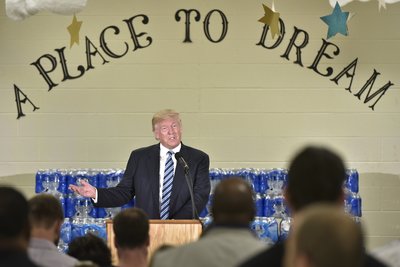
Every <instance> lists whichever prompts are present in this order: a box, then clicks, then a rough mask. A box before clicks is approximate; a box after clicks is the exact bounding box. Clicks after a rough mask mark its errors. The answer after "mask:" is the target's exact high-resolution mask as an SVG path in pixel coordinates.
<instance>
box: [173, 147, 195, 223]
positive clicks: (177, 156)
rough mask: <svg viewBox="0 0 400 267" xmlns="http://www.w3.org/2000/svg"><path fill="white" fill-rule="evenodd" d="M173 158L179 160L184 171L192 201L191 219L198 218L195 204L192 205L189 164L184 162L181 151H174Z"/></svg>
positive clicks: (191, 196) (192, 196)
mask: <svg viewBox="0 0 400 267" xmlns="http://www.w3.org/2000/svg"><path fill="white" fill-rule="evenodd" d="M175 158H176V160H177V161H178V162H179V164H181V165H182V167H183V170H184V172H185V179H186V183H187V185H188V188H189V194H190V199H191V201H192V218H193V219H198V218H199V214H198V212H197V208H196V206H195V205H194V195H193V181H192V178H191V177H190V173H189V166H188V164H187V163H186V160H185V159H184V158H183V156H182V153H181V152H176V153H175Z"/></svg>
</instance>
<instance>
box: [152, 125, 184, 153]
mask: <svg viewBox="0 0 400 267" xmlns="http://www.w3.org/2000/svg"><path fill="white" fill-rule="evenodd" d="M181 136H182V131H181V124H180V122H179V121H178V120H177V119H172V118H171V119H165V120H163V121H161V122H159V123H157V124H156V125H155V129H154V137H155V138H156V139H157V140H159V141H160V143H161V144H162V145H163V146H165V147H166V148H168V149H174V148H175V147H177V146H178V145H179V144H180V143H181Z"/></svg>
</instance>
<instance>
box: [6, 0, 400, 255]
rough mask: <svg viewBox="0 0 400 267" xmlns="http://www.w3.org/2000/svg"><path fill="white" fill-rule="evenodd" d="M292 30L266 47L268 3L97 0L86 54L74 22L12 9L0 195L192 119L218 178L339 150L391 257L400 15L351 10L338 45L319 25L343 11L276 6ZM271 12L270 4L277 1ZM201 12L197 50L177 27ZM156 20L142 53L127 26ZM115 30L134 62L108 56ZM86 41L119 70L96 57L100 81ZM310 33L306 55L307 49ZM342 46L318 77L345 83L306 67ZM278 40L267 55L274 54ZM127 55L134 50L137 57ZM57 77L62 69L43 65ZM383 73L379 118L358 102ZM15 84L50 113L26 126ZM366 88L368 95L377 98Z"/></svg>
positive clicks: (370, 6)
mask: <svg viewBox="0 0 400 267" xmlns="http://www.w3.org/2000/svg"><path fill="white" fill-rule="evenodd" d="M275 2H276V3H275V8H276V10H277V11H278V12H280V14H281V18H282V20H283V21H284V23H285V35H284V36H283V39H282V42H281V43H280V45H279V46H277V47H276V48H275V49H267V48H263V47H262V46H257V45H256V44H257V43H258V42H259V41H260V38H261V35H262V26H263V25H262V24H261V23H259V22H257V20H258V19H259V18H261V17H262V16H263V14H264V11H263V8H262V4H263V3H262V2H254V1H253V2H251V1H250V2H248V1H240V2H239V1H236V2H235V3H232V1H227V0H226V1H225V0H224V1H217V2H215V1H197V0H193V1H189V2H185V3H184V4H183V3H182V2H180V1H176V0H171V1H163V2H160V1H156V0H149V1H146V2H143V1H132V0H130V1H127V0H123V1H119V4H118V5H116V6H114V5H113V4H112V3H110V1H107V0H96V1H88V5H87V7H86V8H85V9H84V10H83V11H82V12H81V13H78V14H77V18H78V20H79V21H83V24H82V28H81V31H80V44H79V45H76V44H75V45H74V46H72V47H71V48H70V47H69V45H70V37H69V34H68V32H67V30H66V27H68V25H69V24H71V21H72V16H60V15H55V14H53V13H49V12H40V13H39V14H37V15H35V16H32V17H30V18H27V19H25V20H23V21H18V22H16V21H12V20H10V19H9V18H7V17H6V15H5V11H4V8H3V9H0V35H1V42H0V58H1V59H2V60H1V62H0V77H1V78H0V125H1V126H0V129H1V130H0V137H1V138H0V148H1V150H0V183H2V184H3V183H9V184H13V185H16V186H18V187H19V188H20V189H21V190H23V192H25V193H26V195H27V196H31V195H33V194H34V173H35V172H36V170H38V169H40V168H114V167H118V168H124V167H125V164H126V160H127V158H128V156H129V153H130V151H131V150H132V149H135V148H138V147H141V146H146V145H149V144H152V143H153V142H154V138H153V136H152V133H151V125H150V120H151V116H152V114H153V113H154V112H155V111H157V110H159V109H162V108H165V107H172V108H174V109H176V110H178V111H180V112H181V113H182V118H183V123H184V125H183V127H184V130H183V131H184V138H183V141H184V143H186V144H188V145H191V146H195V147H198V148H200V149H202V150H204V151H206V152H207V153H208V154H209V155H210V158H211V167H221V168H240V167H259V168H273V167H287V162H288V161H289V160H290V158H291V156H292V155H293V154H294V152H295V151H296V150H297V149H299V148H301V147H303V146H304V145H305V144H309V143H314V144H321V145H326V146H328V147H331V148H332V149H335V150H336V151H338V152H339V153H340V154H341V155H342V156H343V158H344V160H345V161H346V164H347V166H348V167H351V168H357V169H358V170H359V172H360V194H361V197H362V199H363V223H364V225H365V226H366V230H367V237H368V247H369V248H373V247H376V246H379V245H382V244H384V243H386V242H388V241H390V240H392V239H396V238H399V236H400V230H399V229H400V227H399V223H398V222H400V212H399V211H400V202H399V197H398V195H399V193H400V177H399V174H400V106H399V102H400V90H399V84H400V83H399V79H398V73H399V71H400V54H399V53H398V47H399V44H400V31H399V30H398V27H397V25H399V22H400V21H399V20H400V16H399V15H400V4H392V5H389V4H388V5H387V9H386V10H385V9H382V10H381V11H380V12H379V11H378V4H377V3H376V2H374V1H371V2H368V3H361V2H358V1H357V2H355V3H351V4H348V5H346V6H345V7H343V10H344V11H350V12H352V13H355V14H356V16H354V17H352V19H351V20H350V21H349V22H348V28H349V36H347V37H344V36H341V35H337V36H335V37H334V38H331V39H329V40H327V39H326V33H327V26H326V25H325V24H324V23H323V22H322V21H321V20H320V19H319V17H321V16H324V15H328V14H330V13H331V12H332V8H331V7H330V6H329V4H328V1H327V0H326V1H317V2H315V1H311V0H306V1H289V0H282V1H275ZM264 4H266V5H268V6H270V5H271V3H268V2H265V3H264ZM182 8H183V9H197V10H198V11H199V12H200V14H201V19H200V21H199V22H196V21H193V18H192V23H191V31H190V34H191V39H192V43H183V40H184V33H185V27H184V22H183V21H182V20H181V21H180V22H177V21H176V20H175V18H174V16H175V13H176V11H177V10H178V9H182ZM213 9H219V10H221V11H222V12H223V13H224V14H225V15H226V17H227V19H228V32H227V35H226V37H225V39H224V40H223V41H221V42H219V43H212V42H210V41H209V40H208V39H207V38H206V36H205V34H204V30H203V21H204V19H205V17H206V15H207V13H209V12H210V11H211V10H213ZM139 14H144V15H146V16H147V17H148V18H149V22H148V23H147V24H144V23H142V22H141V20H140V19H136V20H135V21H134V25H135V30H136V32H137V33H140V32H145V34H144V35H143V36H142V37H139V42H140V44H141V45H143V46H145V45H147V44H148V43H147V42H148V41H147V40H146V38H147V37H151V38H152V43H151V44H150V45H149V46H148V47H146V48H143V49H136V50H134V43H133V41H132V39H131V36H130V32H129V29H128V26H127V24H126V23H125V22H124V21H123V20H127V19H129V18H131V17H133V16H135V15H139ZM111 25H113V26H115V27H116V28H118V29H119V30H120V32H119V34H115V33H114V32H113V31H111V30H108V31H107V33H106V35H105V37H106V41H107V45H109V47H110V48H111V49H112V50H113V51H115V53H118V54H122V53H123V52H124V50H125V47H126V46H127V47H128V51H127V53H126V54H125V55H124V56H121V57H120V58H111V57H109V56H107V55H106V54H105V53H104V51H103V50H102V48H101V46H100V36H101V32H102V31H103V30H104V29H105V28H107V27H108V26H111ZM295 27H296V28H297V29H301V30H302V31H304V32H306V33H307V34H308V44H307V45H306V46H305V47H304V48H303V49H302V50H301V51H302V53H301V61H302V63H303V66H304V67H302V66H300V65H299V64H296V63H294V62H295V61H296V52H295V49H294V48H293V49H292V51H291V52H290V53H289V55H288V58H289V60H287V59H285V58H283V57H281V55H283V54H284V53H285V51H286V49H287V47H288V44H289V42H290V39H291V38H292V36H293V34H294V32H295ZM221 29H222V26H221V19H220V18H219V17H218V15H217V14H216V13H215V14H213V16H212V19H211V20H210V34H211V35H212V37H213V38H215V39H217V37H218V36H219V34H220V33H221ZM85 37H86V38H87V39H88V40H89V41H90V42H91V44H92V45H93V46H92V47H91V48H90V49H91V51H93V50H95V49H96V48H97V49H98V51H99V52H100V53H102V55H103V56H104V58H105V59H106V60H108V61H109V63H106V64H103V60H102V58H101V57H100V56H99V55H96V56H92V58H91V64H92V65H93V67H94V68H92V69H88V68H87V66H88V62H87V57H86V45H85ZM304 38H305V37H304V33H300V34H299V36H298V39H297V41H296V43H297V44H298V45H299V44H300V43H301V42H302V41H303V40H304ZM323 39H324V40H327V41H328V42H330V43H333V44H335V45H336V46H337V47H339V48H340V53H339V54H338V55H336V56H333V50H334V48H333V46H330V47H329V49H327V50H326V53H328V54H330V55H332V56H333V58H332V59H328V58H326V57H323V59H321V61H320V64H319V66H318V69H319V70H320V71H321V72H323V73H325V72H326V68H328V67H331V68H332V70H333V74H332V75H331V76H330V77H324V76H322V75H319V74H317V73H316V72H315V71H313V70H311V69H310V68H308V66H310V65H311V64H312V63H313V62H314V60H315V58H316V56H317V54H318V51H320V49H321V46H322V44H323ZM273 42H275V40H271V37H270V35H269V33H268V36H267V41H266V44H267V45H269V46H271V44H272V43H273ZM125 44H126V45H125ZM63 47H65V48H64V50H63V52H64V56H65V59H66V62H67V63H66V64H67V66H68V71H69V73H70V75H73V76H77V75H78V74H79V71H78V70H77V67H78V65H82V66H84V67H85V73H84V74H83V75H82V76H81V77H80V78H76V79H67V80H65V81H62V80H63V72H62V67H61V63H60V58H59V56H58V53H57V52H56V50H55V49H61V48H63ZM43 55H51V56H53V57H54V58H55V59H56V62H57V64H56V67H55V68H54V70H53V71H49V76H50V77H51V79H52V80H53V82H54V83H57V84H58V85H57V86H55V87H53V88H52V89H51V90H50V91H48V89H49V86H48V84H47V83H46V82H45V80H44V79H43V77H42V76H41V75H40V74H39V72H38V69H37V68H35V67H34V66H32V65H31V63H33V62H36V61H38V60H39V58H41V57H42V56H43ZM355 59H357V67H356V69H355V74H354V78H353V82H352V92H351V93H350V92H349V91H346V90H345V88H346V87H348V86H349V83H350V79H349V78H346V77H343V78H341V79H340V80H339V83H338V84H335V83H334V82H332V81H331V80H330V79H332V78H333V77H335V76H336V75H338V74H339V72H340V71H342V70H343V69H344V68H345V67H346V66H348V65H349V64H350V63H351V62H353V61H354V60H355ZM42 60H43V61H42V63H43V66H44V67H45V68H46V69H47V70H50V69H51V63H50V61H48V60H47V61H46V59H42ZM374 69H376V70H377V71H378V72H380V73H381V74H380V75H379V76H378V77H377V79H376V81H375V83H374V89H373V90H376V89H377V88H379V87H382V86H383V85H384V84H385V83H387V82H388V81H389V80H390V81H391V82H393V83H394V85H393V86H391V87H390V89H389V90H388V91H387V92H386V94H385V95H384V96H383V97H382V98H381V99H380V100H379V102H378V103H377V104H376V106H375V110H374V111H372V110H371V109H370V108H369V107H368V106H370V105H372V104H373V103H374V101H375V99H376V98H374V99H373V100H371V101H370V102H368V103H364V101H365V96H366V93H365V94H363V96H362V97H361V100H359V99H358V98H357V97H355V96H354V94H356V93H357V92H358V91H359V90H360V89H361V88H362V86H363V85H364V84H365V83H366V81H367V80H368V79H369V78H370V77H371V75H372V74H373V71H374ZM14 85H16V86H17V87H18V88H19V89H20V90H22V92H23V93H24V94H26V96H27V97H28V98H29V99H30V100H31V101H32V102H33V103H34V104H35V105H36V106H38V107H40V109H39V110H37V111H35V112H32V106H31V105H30V104H29V103H25V104H23V105H22V109H23V112H24V113H25V114H26V116H25V117H23V118H21V119H19V120H17V119H16V117H17V106H16V102H15V92H14ZM367 90H368V89H367Z"/></svg>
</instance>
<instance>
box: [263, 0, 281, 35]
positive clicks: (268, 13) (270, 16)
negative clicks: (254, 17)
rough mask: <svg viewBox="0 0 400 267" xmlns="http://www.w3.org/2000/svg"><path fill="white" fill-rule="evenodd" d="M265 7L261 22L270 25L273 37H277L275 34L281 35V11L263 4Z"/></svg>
mask: <svg viewBox="0 0 400 267" xmlns="http://www.w3.org/2000/svg"><path fill="white" fill-rule="evenodd" d="M263 7H264V13H265V15H264V17H262V18H261V19H259V20H258V21H259V22H262V23H264V24H266V25H268V26H269V27H270V29H271V34H272V39H274V38H275V35H277V34H278V35H280V32H279V13H278V12H274V11H272V9H270V8H269V7H267V6H266V5H264V4H263Z"/></svg>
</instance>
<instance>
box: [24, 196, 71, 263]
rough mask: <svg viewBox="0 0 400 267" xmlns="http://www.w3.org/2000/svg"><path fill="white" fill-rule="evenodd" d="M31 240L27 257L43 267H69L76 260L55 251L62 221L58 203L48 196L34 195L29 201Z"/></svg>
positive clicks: (62, 215) (60, 208)
mask: <svg viewBox="0 0 400 267" xmlns="http://www.w3.org/2000/svg"><path fill="white" fill-rule="evenodd" d="M28 203H29V220H30V223H31V239H30V242H29V246H28V255H29V257H30V258H31V260H32V261H33V262H35V263H36V264H38V265H40V266H43V267H71V266H74V265H76V264H77V263H78V260H77V259H75V258H73V257H71V256H68V255H66V254H64V253H62V252H60V251H58V249H57V244H58V241H59V239H60V231H61V225H62V223H63V221H64V214H63V211H62V207H61V203H60V201H59V200H58V199H57V198H55V197H54V196H52V195H50V194H40V195H36V196H34V197H33V198H31V199H30V200H29V202H28Z"/></svg>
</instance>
